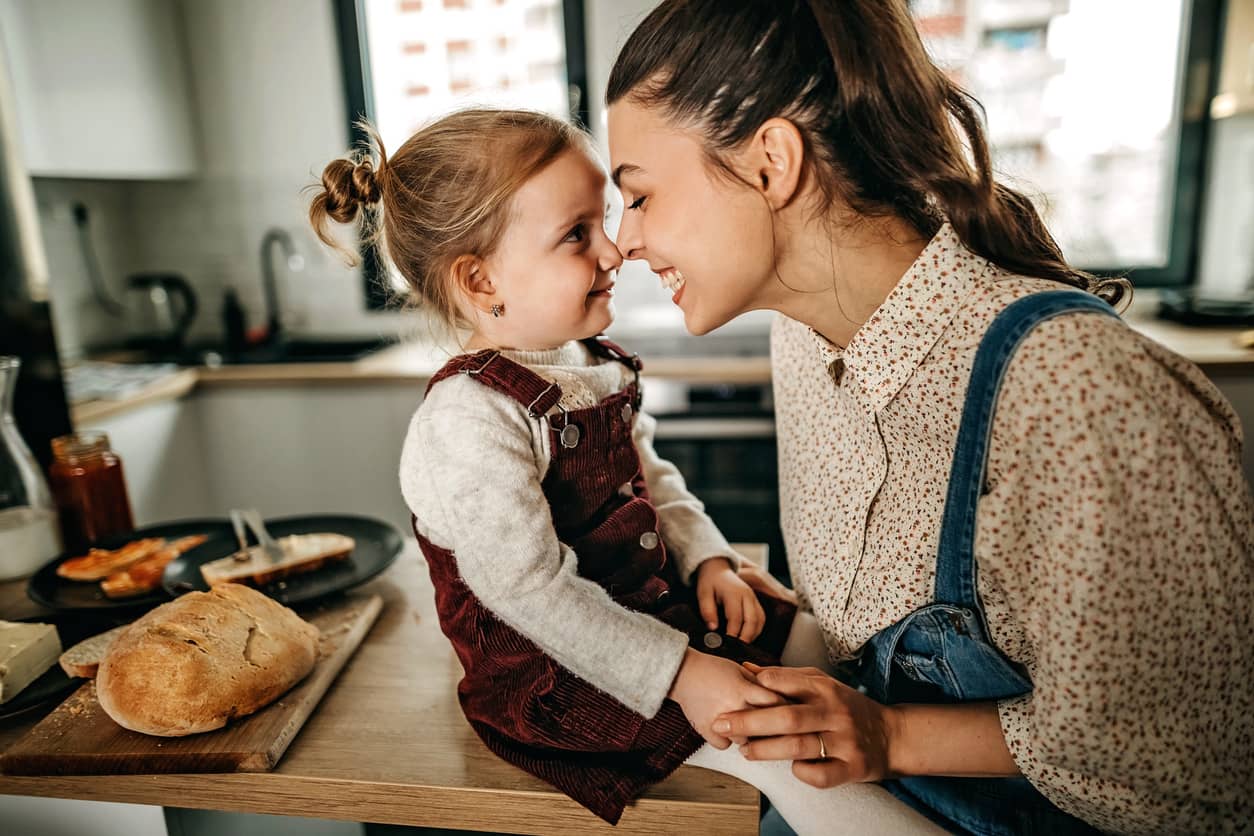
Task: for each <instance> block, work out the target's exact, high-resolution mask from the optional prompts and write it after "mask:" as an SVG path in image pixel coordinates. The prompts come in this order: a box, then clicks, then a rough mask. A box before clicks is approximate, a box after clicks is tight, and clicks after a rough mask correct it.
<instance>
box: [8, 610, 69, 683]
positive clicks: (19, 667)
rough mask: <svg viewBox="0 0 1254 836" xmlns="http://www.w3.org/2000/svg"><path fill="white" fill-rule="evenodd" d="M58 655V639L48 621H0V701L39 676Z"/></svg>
mask: <svg viewBox="0 0 1254 836" xmlns="http://www.w3.org/2000/svg"><path fill="white" fill-rule="evenodd" d="M60 655H61V639H60V637H59V636H57V628H56V627H54V626H52V625H51V624H24V623H22V622H16V621H0V703H5V702H8V701H9V700H11V699H13V698H14V697H16V696H17V695H18V693H20V692H21V690H22V689H23V688H25V687H26V686H27V685H30V684H31V683H32V682H34V681H35V680H36V679H38V678H39V677H41V676H42V675H43V673H44V671H46V670H48V668H50V667H52V666H53V665H55V664H56V662H57V657H58V656H60Z"/></svg>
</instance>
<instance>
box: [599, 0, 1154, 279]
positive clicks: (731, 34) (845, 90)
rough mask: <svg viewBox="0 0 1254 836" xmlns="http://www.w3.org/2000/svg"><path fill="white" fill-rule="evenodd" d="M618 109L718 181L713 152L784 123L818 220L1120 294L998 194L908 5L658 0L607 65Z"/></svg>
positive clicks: (982, 149)
mask: <svg viewBox="0 0 1254 836" xmlns="http://www.w3.org/2000/svg"><path fill="white" fill-rule="evenodd" d="M623 98H628V99H630V100H632V101H634V102H637V103H639V104H641V105H644V106H646V107H660V108H661V109H662V110H663V112H664V113H665V114H666V115H667V117H668V118H670V119H671V120H673V121H675V122H677V123H679V124H684V125H691V126H693V127H695V128H696V129H697V130H698V131H700V133H701V134H702V136H703V137H704V140H705V145H706V153H707V155H708V157H709V158H710V160H711V161H712V162H713V163H714V164H715V166H717V167H719V168H721V169H722V170H723V171H724V172H727V173H730V172H731V169H730V167H729V166H728V165H727V163H726V162H724V160H723V154H725V153H726V152H727V151H730V150H732V149H734V148H736V147H737V146H739V145H740V144H741V143H743V142H744V141H746V140H748V139H750V138H751V137H752V136H753V134H754V132H755V131H756V130H757V129H758V128H759V127H760V126H761V125H762V123H763V122H765V121H766V120H768V119H770V118H773V117H783V118H785V119H788V120H789V121H791V122H792V123H793V124H794V125H796V126H797V128H798V130H799V131H800V132H801V134H802V137H803V138H804V141H805V144H806V149H807V152H808V153H809V155H810V156H811V158H812V159H813V160H814V164H815V165H816V168H817V170H816V171H815V174H816V182H817V183H818V185H819V187H820V188H821V190H822V194H823V197H824V199H825V201H826V206H830V205H831V204H832V202H833V201H834V200H835V199H836V198H840V199H842V200H843V201H845V202H846V203H847V204H848V205H849V206H850V207H852V208H853V209H854V210H855V211H857V212H859V213H861V214H863V215H867V216H875V215H897V216H899V217H901V218H902V219H904V220H905V221H907V222H908V223H909V224H911V225H912V226H913V227H914V228H915V229H916V230H917V231H918V232H919V233H920V234H921V235H923V236H925V237H931V236H932V235H933V234H935V232H936V230H937V229H938V228H939V225H940V223H941V222H942V221H943V220H945V219H948V220H949V222H950V223H951V224H952V225H953V228H954V231H955V232H957V234H958V237H959V238H960V239H962V242H963V243H964V244H965V245H966V246H967V247H968V248H969V249H970V250H971V251H972V252H975V253H976V254H978V255H980V256H982V257H984V258H986V259H988V260H989V261H991V262H993V263H994V264H996V265H998V266H999V267H1001V268H1003V269H1005V270H1007V271H1009V272H1011V273H1016V274H1019V275H1023V276H1032V277H1036V278H1041V279H1050V280H1053V281H1058V282H1063V283H1065V284H1068V285H1073V286H1075V287H1079V288H1083V289H1086V290H1090V291H1092V292H1094V293H1096V294H1098V295H1099V296H1101V297H1102V298H1104V299H1106V300H1107V301H1108V302H1111V303H1112V304H1118V303H1119V302H1120V301H1122V300H1123V298H1124V296H1125V294H1126V293H1127V292H1128V291H1129V290H1130V285H1129V284H1128V283H1127V281H1126V280H1123V279H1112V280H1099V279H1097V278H1095V277H1093V276H1091V275H1089V274H1087V273H1085V272H1083V271H1081V270H1078V269H1076V268H1074V267H1072V266H1070V265H1069V264H1067V261H1066V259H1065V258H1064V257H1063V255H1062V251H1061V249H1060V248H1059V247H1058V244H1057V242H1056V241H1054V238H1053V236H1052V235H1050V233H1049V230H1047V229H1046V228H1045V224H1044V223H1043V222H1042V221H1041V218H1040V215H1039V214H1037V211H1036V208H1035V207H1034V206H1033V205H1032V203H1031V201H1030V200H1029V199H1028V198H1027V197H1025V196H1024V195H1022V194H1020V193H1019V192H1017V191H1015V190H1013V189H1011V188H1009V187H1007V186H1004V185H1002V184H1001V183H998V182H996V181H995V180H994V178H993V171H992V164H991V162H990V160H989V151H988V141H987V139H986V138H985V135H984V129H983V126H982V124H981V116H982V112H983V111H982V108H981V107H980V104H979V103H978V102H977V101H976V100H975V99H974V98H973V97H972V96H971V95H970V94H969V93H967V92H966V91H965V90H963V89H962V88H960V87H959V86H958V85H957V84H955V83H954V82H953V81H951V80H950V79H949V78H948V77H947V76H946V75H945V74H944V72H942V71H941V69H940V68H938V67H937V66H936V65H935V64H934V63H932V60H931V59H930V58H929V57H928V55H927V52H926V50H925V49H924V47H923V43H922V41H921V40H920V38H919V35H918V32H917V31H916V29H915V27H914V22H913V21H912V20H911V18H910V13H909V11H908V9H907V8H906V5H905V2H904V0H666V2H663V3H662V4H661V5H659V6H658V7H657V8H656V9H654V10H653V11H652V12H651V13H650V14H649V16H648V17H647V18H645V20H644V21H643V22H642V23H641V24H640V25H639V26H638V27H637V28H636V30H635V31H634V32H633V33H632V35H631V37H630V38H629V39H628V40H627V43H626V45H624V47H623V49H622V51H621V52H620V53H619V55H618V59H617V60H616V61H615V63H614V68H613V70H612V71H611V73H610V80H609V85H608V89H607V91H606V102H607V104H610V105H612V104H614V103H615V102H617V101H619V100H620V99H623ZM826 206H825V207H824V208H826Z"/></svg>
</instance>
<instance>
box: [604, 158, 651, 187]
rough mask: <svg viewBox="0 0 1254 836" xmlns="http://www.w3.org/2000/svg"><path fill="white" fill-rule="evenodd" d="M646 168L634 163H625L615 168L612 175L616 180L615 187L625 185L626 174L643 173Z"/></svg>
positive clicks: (611, 177)
mask: <svg viewBox="0 0 1254 836" xmlns="http://www.w3.org/2000/svg"><path fill="white" fill-rule="evenodd" d="M643 173H644V169H643V168H641V167H640V166H638V165H633V164H632V163H623V164H622V165H620V166H619V167H618V168H616V169H614V173H613V174H612V175H610V179H611V180H613V181H614V187H615V188H618V189H621V188H622V186H623V182H622V178H623V175H624V174H643Z"/></svg>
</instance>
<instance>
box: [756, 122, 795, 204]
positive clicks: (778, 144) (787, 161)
mask: <svg viewBox="0 0 1254 836" xmlns="http://www.w3.org/2000/svg"><path fill="white" fill-rule="evenodd" d="M746 153H747V155H748V159H746V160H744V162H745V163H747V166H748V169H749V171H750V172H752V175H753V177H754V183H755V185H756V186H757V187H758V188H759V189H760V190H761V192H762V194H763V196H764V197H765V198H766V201H767V203H769V204H770V206H771V208H772V209H783V208H784V207H785V206H787V205H788V204H789V203H791V202H792V201H793V200H794V199H795V198H796V197H797V187H798V184H799V183H800V182H801V170H802V166H803V164H804V162H805V142H804V141H803V140H802V138H801V132H800V131H799V130H797V126H796V125H794V124H793V123H792V122H790V121H789V120H787V119H782V118H779V117H775V118H773V119H767V120H766V121H765V122H763V123H762V125H761V127H759V128H758V130H757V131H756V132H755V133H754V135H753V139H752V140H750V143H749V147H748V148H747V149H746Z"/></svg>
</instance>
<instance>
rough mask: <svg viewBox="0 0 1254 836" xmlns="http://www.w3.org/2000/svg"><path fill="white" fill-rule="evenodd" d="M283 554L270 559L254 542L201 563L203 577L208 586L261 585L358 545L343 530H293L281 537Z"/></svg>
mask: <svg viewBox="0 0 1254 836" xmlns="http://www.w3.org/2000/svg"><path fill="white" fill-rule="evenodd" d="M278 544H279V548H280V549H282V551H283V556H282V557H281V558H277V559H271V558H270V556H269V555H267V554H266V552H265V550H264V549H262V548H261V546H253V547H251V548H249V549H248V550H247V551H246V552H242V553H239V554H238V555H230V556H228V557H224V558H222V559H220V560H214V561H212V562H210V563H205V564H204V565H202V566H201V567H200V574H201V577H203V578H204V579H205V583H207V584H209V586H211V587H214V586H220V585H221V584H224V583H247V584H252V585H254V586H262V585H264V584H267V583H270V582H271V581H275V580H278V579H279V578H285V577H288V576H289V575H296V574H300V573H303V572H312V571H314V570H315V569H320V568H321V567H323V566H325V565H326V564H327V563H330V562H332V561H336V560H344V559H345V558H347V557H348V556H349V555H351V554H352V553H353V547H354V546H356V545H357V543H356V541H354V540H353V538H352V537H346V536H344V535H343V534H327V533H320V534H292V535H290V536H288V537H280V538H278Z"/></svg>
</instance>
